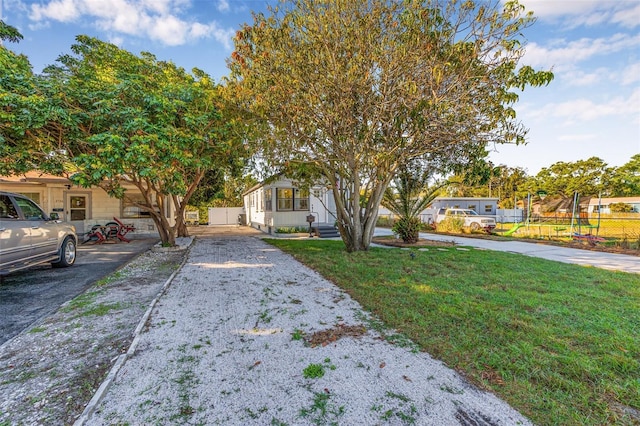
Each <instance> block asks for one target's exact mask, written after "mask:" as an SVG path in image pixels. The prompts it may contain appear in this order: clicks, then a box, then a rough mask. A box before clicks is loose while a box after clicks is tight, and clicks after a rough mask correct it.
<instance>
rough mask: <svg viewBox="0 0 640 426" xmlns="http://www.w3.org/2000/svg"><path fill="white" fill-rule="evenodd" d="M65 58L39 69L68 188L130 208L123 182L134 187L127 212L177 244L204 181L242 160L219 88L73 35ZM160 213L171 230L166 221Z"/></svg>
mask: <svg viewBox="0 0 640 426" xmlns="http://www.w3.org/2000/svg"><path fill="white" fill-rule="evenodd" d="M72 51H73V52H74V53H75V55H65V56H61V57H60V58H59V59H58V65H56V66H51V67H48V68H47V69H46V70H45V74H46V77H47V78H46V82H47V86H46V87H47V90H48V91H49V94H50V96H51V98H52V99H53V100H54V103H55V104H59V105H60V110H61V116H60V117H59V118H58V119H56V120H52V121H51V122H49V123H48V125H47V127H46V130H47V131H48V132H49V134H50V135H58V136H56V138H57V139H61V140H64V142H65V154H66V155H65V157H66V158H65V160H66V161H68V162H70V163H72V164H73V165H74V167H75V170H74V173H73V174H72V176H71V179H72V180H74V181H75V182H76V183H78V184H80V185H83V186H101V187H102V188H104V189H105V190H106V191H107V192H108V193H109V194H110V195H112V196H115V197H118V198H129V199H130V201H133V200H134V199H135V198H137V197H132V196H131V195H132V194H129V193H128V191H125V190H124V187H123V183H129V184H132V185H134V186H135V187H136V188H137V189H138V190H139V193H140V194H141V195H142V197H143V200H142V201H135V203H136V205H137V206H138V207H140V208H142V209H144V210H145V211H148V212H149V214H150V216H151V218H152V219H153V220H154V222H155V224H156V226H157V228H158V231H159V234H160V238H161V240H162V242H163V243H165V244H168V245H173V244H175V238H176V235H177V236H183V235H186V232H187V231H186V227H185V226H184V217H183V213H184V209H185V207H186V205H187V204H188V202H189V199H190V197H191V196H192V194H193V193H194V191H195V189H196V187H197V186H198V183H199V182H200V180H201V179H202V178H203V176H204V174H205V173H206V172H207V171H209V170H212V169H224V168H226V167H228V166H229V165H231V164H235V161H233V160H232V159H233V158H236V157H237V156H238V155H241V153H242V149H241V148H239V147H238V146H237V145H236V143H237V142H238V138H237V137H236V136H235V135H234V134H233V132H232V131H231V125H230V122H231V120H230V119H229V118H228V117H226V116H225V111H226V109H225V106H224V104H223V101H222V97H221V96H220V95H219V87H218V86H217V85H216V84H215V83H214V82H213V81H212V79H211V78H210V77H209V76H208V75H206V74H205V73H204V72H202V71H200V70H197V69H195V70H193V74H189V73H187V72H186V71H185V70H184V69H182V68H179V67H177V66H176V65H174V64H173V63H171V62H162V61H158V60H157V59H156V58H155V57H154V56H153V55H151V54H148V53H143V54H141V55H140V56H137V55H134V54H132V53H130V52H127V51H125V50H122V49H120V48H118V47H117V46H115V45H112V44H109V43H105V42H102V41H100V40H98V39H95V38H90V37H86V36H79V37H78V38H77V43H76V44H74V45H73V46H72ZM168 200H172V202H173V203H169V202H168ZM170 204H173V206H175V217H176V222H175V224H171V223H169V221H168V220H167V217H166V213H167V211H168V208H169V206H170Z"/></svg>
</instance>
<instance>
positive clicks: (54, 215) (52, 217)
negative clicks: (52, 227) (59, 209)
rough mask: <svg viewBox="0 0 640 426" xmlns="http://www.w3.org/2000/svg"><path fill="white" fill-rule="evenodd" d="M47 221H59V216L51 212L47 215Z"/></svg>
mask: <svg viewBox="0 0 640 426" xmlns="http://www.w3.org/2000/svg"><path fill="white" fill-rule="evenodd" d="M49 219H51V220H60V215H59V214H58V213H56V212H53V213H51V214H50V215H49Z"/></svg>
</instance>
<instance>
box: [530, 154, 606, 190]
mask: <svg viewBox="0 0 640 426" xmlns="http://www.w3.org/2000/svg"><path fill="white" fill-rule="evenodd" d="M611 175H612V169H611V168H610V167H608V166H607V164H606V163H605V162H604V161H603V160H602V159H600V158H598V157H591V158H589V159H587V160H578V161H576V162H573V163H567V162H563V161H560V162H557V163H554V164H553V165H551V166H550V167H545V168H543V169H542V170H541V171H540V172H539V173H538V174H537V175H536V176H535V179H534V180H533V182H534V184H535V185H536V186H537V188H535V189H533V191H532V192H536V191H537V190H538V189H544V190H545V191H546V192H547V193H548V194H560V195H562V196H563V197H565V198H566V197H571V196H573V194H574V192H578V193H580V195H581V196H591V197H597V196H598V195H599V194H602V195H608V193H609V190H610V185H609V179H610V176H611Z"/></svg>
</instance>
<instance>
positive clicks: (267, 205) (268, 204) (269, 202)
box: [264, 188, 273, 212]
mask: <svg viewBox="0 0 640 426" xmlns="http://www.w3.org/2000/svg"><path fill="white" fill-rule="evenodd" d="M272 193H273V192H272V190H271V188H269V189H265V190H264V209H265V210H266V211H268V212H270V211H271V210H273V197H272V195H271V194H272Z"/></svg>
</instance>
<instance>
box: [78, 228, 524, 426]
mask: <svg viewBox="0 0 640 426" xmlns="http://www.w3.org/2000/svg"><path fill="white" fill-rule="evenodd" d="M374 323H375V320H374V319H372V318H371V317H370V316H369V315H368V314H366V313H364V312H363V311H362V308H361V307H360V306H359V305H358V304H357V303H356V302H355V301H353V300H352V299H351V298H350V297H349V296H348V295H347V294H346V293H344V292H343V291H342V290H340V289H339V288H338V287H336V286H335V285H333V284H332V283H331V282H329V281H327V280H325V279H324V278H322V277H321V276H320V275H318V274H317V273H315V272H314V271H313V270H311V269H309V268H307V267H305V266H303V265H302V264H300V263H299V262H297V261H295V260H294V259H293V258H292V257H291V256H289V255H286V254H284V253H282V252H281V251H280V250H278V249H276V248H274V247H272V246H270V245H268V244H266V243H264V242H263V241H262V240H260V239H258V238H252V237H246V236H245V237H228V238H219V239H210V238H207V239H197V240H196V241H195V242H194V244H193V246H192V247H191V249H190V253H189V256H188V259H187V262H186V264H185V265H184V267H183V268H182V270H181V271H180V272H179V273H178V274H177V275H176V277H175V278H174V280H173V282H172V283H171V285H170V286H169V287H168V289H167V291H166V292H165V294H164V295H163V296H162V297H161V298H160V299H159V301H158V303H157V304H156V306H155V308H154V310H153V312H152V314H151V317H150V319H149V321H148V327H146V329H145V330H144V331H143V332H142V333H141V335H140V340H139V344H138V346H137V350H136V352H135V354H134V355H133V356H132V357H131V358H130V359H128V360H127V361H126V363H125V364H124V366H123V367H122V368H121V369H120V371H119V372H118V374H117V376H116V378H115V380H114V382H113V384H112V386H111V387H110V389H109V390H108V392H107V393H106V395H105V397H104V399H103V400H102V402H101V403H100V405H99V406H98V407H97V410H96V411H95V412H94V413H93V415H92V417H91V418H90V419H89V420H88V422H87V424H90V425H112V424H119V425H120V424H131V425H141V424H154V425H173V424H187V425H199V424H203V425H216V424H220V425H307V424H320V425H325V424H327V425H329V424H338V425H378V424H380V425H383V424H385V425H386V424H389V425H400V424H416V425H459V424H462V425H530V424H531V423H530V421H529V420H527V419H526V418H525V417H524V416H522V415H520V414H519V413H518V412H517V411H515V410H514V409H512V408H511V407H510V406H509V405H507V404H506V403H505V402H503V401H501V400H500V399H498V398H497V397H495V396H494V395H492V394H490V393H487V392H483V391H480V390H478V389H476V388H474V387H473V386H471V385H470V384H468V383H467V382H466V381H465V380H464V379H462V378H461V377H460V376H459V375H458V374H457V373H456V372H454V371H453V370H451V369H449V368H447V367H446V366H445V365H444V364H443V363H441V362H440V361H437V360H434V359H432V358H431V357H430V356H429V355H428V354H426V353H419V352H416V351H415V350H414V349H413V347H412V346H411V345H410V344H408V345H397V344H396V345H393V344H390V343H388V341H386V340H384V339H383V338H382V336H381V334H380V332H378V331H374V330H373V329H372V324H374ZM341 325H345V326H355V325H364V326H365V327H366V329H367V332H366V334H364V335H362V336H360V337H343V338H341V339H338V340H336V341H335V342H331V343H329V344H327V345H326V346H322V345H318V346H316V347H312V346H310V345H308V344H305V340H304V339H299V337H300V336H301V335H303V334H304V335H305V336H307V337H308V336H311V335H312V334H313V333H315V332H319V331H324V330H329V329H332V328H338V329H339V327H340V326H341ZM382 333H383V334H385V335H386V334H393V332H392V331H389V330H387V331H384V330H383V331H382ZM409 343H410V342H409ZM312 364H316V365H317V366H316V369H317V370H320V369H321V370H322V371H323V372H324V376H323V377H320V378H305V377H304V376H305V375H304V371H305V369H307V368H308V367H309V366H310V365H312ZM319 366H321V368H320V367H319Z"/></svg>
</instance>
